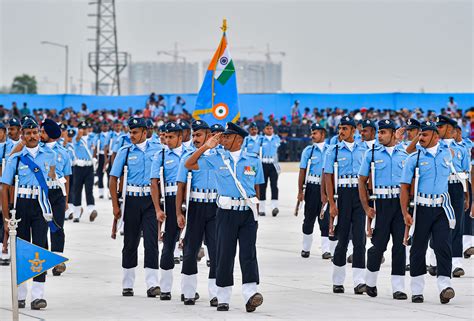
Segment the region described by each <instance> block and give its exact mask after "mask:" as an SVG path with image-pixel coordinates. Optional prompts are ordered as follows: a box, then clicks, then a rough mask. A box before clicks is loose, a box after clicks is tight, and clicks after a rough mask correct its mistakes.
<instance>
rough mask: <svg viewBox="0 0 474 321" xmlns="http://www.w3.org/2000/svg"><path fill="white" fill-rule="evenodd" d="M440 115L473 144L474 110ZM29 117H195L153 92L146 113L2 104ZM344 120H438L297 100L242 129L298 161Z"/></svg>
mask: <svg viewBox="0 0 474 321" xmlns="http://www.w3.org/2000/svg"><path fill="white" fill-rule="evenodd" d="M440 114H442V115H447V116H449V117H451V118H453V119H456V120H457V121H458V124H459V126H460V127H461V129H462V132H463V136H464V137H470V138H471V139H474V128H473V127H474V126H473V125H474V107H471V108H470V109H468V110H465V111H464V113H463V111H462V110H461V109H459V108H458V106H457V104H456V102H455V101H454V98H453V97H450V98H449V100H448V103H447V104H446V106H445V107H444V108H441V110H440ZM25 115H31V116H33V117H35V118H36V120H37V121H38V122H41V121H42V120H43V119H45V118H51V119H53V120H55V121H57V122H63V123H67V124H68V125H69V126H71V127H76V126H77V124H78V123H79V122H80V121H82V120H87V121H88V122H90V123H91V124H92V125H93V126H94V128H96V129H97V130H99V124H100V123H101V122H103V121H106V122H108V123H112V122H114V121H116V120H118V121H126V120H127V119H128V118H129V117H130V116H132V115H136V116H140V117H145V118H151V119H153V120H154V123H155V126H156V128H158V127H159V126H160V125H162V124H163V123H165V122H167V121H176V120H178V119H179V120H186V121H188V122H191V121H192V115H191V112H190V111H189V110H188V109H187V108H186V101H185V100H184V99H183V98H182V97H180V96H177V97H176V100H175V102H174V103H173V104H172V105H171V106H167V105H166V101H165V99H164V97H163V96H162V95H155V94H154V93H152V94H151V95H150V96H149V99H148V101H147V103H146V106H145V108H144V109H142V110H132V108H129V109H126V110H124V109H116V110H95V109H93V108H91V107H90V106H87V105H86V104H82V105H81V108H80V110H79V111H75V110H73V108H65V109H62V110H59V111H57V110H56V109H42V108H39V109H33V110H30V108H29V107H28V105H27V103H23V104H22V107H21V108H20V107H18V105H17V103H15V102H14V103H12V105H11V106H10V108H7V107H5V106H3V105H1V104H0V120H1V121H3V122H5V123H6V122H7V121H8V120H9V119H10V118H13V117H14V118H18V119H20V118H21V117H23V116H25ZM344 115H350V116H351V117H353V118H354V119H355V120H356V121H359V120H363V119H371V120H380V119H391V120H393V121H395V123H396V124H397V125H398V126H404V125H405V124H406V122H407V120H408V119H409V118H415V119H418V120H419V121H424V120H432V121H434V120H435V118H436V116H437V115H438V114H437V113H436V112H435V111H434V110H430V109H426V110H424V109H422V108H416V109H414V110H409V109H400V110H390V109H378V108H360V109H355V110H346V109H343V108H338V107H334V108H317V107H315V108H313V109H312V110H311V109H310V108H309V107H305V108H302V107H301V106H300V103H299V101H295V102H294V104H293V105H292V106H291V108H290V114H289V116H283V117H280V118H277V117H275V116H274V115H273V114H270V115H264V114H263V113H262V112H259V113H257V114H256V115H254V116H253V117H243V118H242V119H241V120H240V125H241V126H243V127H244V128H248V126H249V124H250V123H251V122H255V123H256V125H257V127H258V129H259V132H260V133H263V128H264V127H265V124H266V123H267V122H270V123H271V124H272V125H273V127H274V129H275V134H277V135H279V136H280V138H281V146H280V148H279V159H280V161H298V160H299V157H300V155H301V152H302V150H303V149H304V148H305V147H306V146H307V145H308V144H310V143H311V124H312V123H319V124H320V125H322V126H323V127H324V128H326V129H327V133H328V138H331V137H332V136H334V135H336V134H337V127H338V125H339V121H340V120H341V118H342V117H343V116H344Z"/></svg>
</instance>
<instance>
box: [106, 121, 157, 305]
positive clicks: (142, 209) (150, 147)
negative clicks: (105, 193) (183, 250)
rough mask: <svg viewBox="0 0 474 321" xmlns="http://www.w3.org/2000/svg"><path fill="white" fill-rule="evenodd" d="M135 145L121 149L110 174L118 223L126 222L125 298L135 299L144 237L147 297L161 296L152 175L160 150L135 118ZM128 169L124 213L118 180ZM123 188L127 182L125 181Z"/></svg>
mask: <svg viewBox="0 0 474 321" xmlns="http://www.w3.org/2000/svg"><path fill="white" fill-rule="evenodd" d="M128 126H129V128H130V140H131V143H132V144H131V145H127V146H124V147H122V148H120V149H119V151H118V153H117V157H115V161H114V165H113V166H112V169H111V171H110V195H111V196H112V207H113V214H114V217H115V219H117V220H119V219H120V218H122V219H123V222H124V239H123V249H122V268H123V278H122V287H123V290H122V295H123V296H133V294H134V292H133V285H134V283H135V269H136V267H137V265H138V262H137V261H138V252H137V250H138V245H139V244H140V235H141V233H143V245H144V248H145V281H146V286H147V296H148V297H156V296H157V295H160V287H159V286H158V285H159V283H158V221H157V217H156V215H155V208H154V206H153V201H152V198H151V188H150V172H151V164H152V162H153V157H154V155H155V153H156V152H158V151H159V146H158V145H156V144H152V143H150V142H148V141H147V140H146V135H147V134H146V121H145V119H143V118H135V117H131V118H130V119H129V120H128ZM125 166H127V168H128V170H127V186H123V189H122V191H124V192H123V193H124V194H125V195H124V196H123V198H124V200H125V209H124V213H121V208H120V205H119V201H118V193H117V191H118V183H117V181H118V179H119V178H120V179H121V180H123V179H124V178H123V175H124V167H125ZM122 184H123V181H122Z"/></svg>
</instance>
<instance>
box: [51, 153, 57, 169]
mask: <svg viewBox="0 0 474 321" xmlns="http://www.w3.org/2000/svg"><path fill="white" fill-rule="evenodd" d="M50 153H51V164H50V166H56V164H57V163H56V159H57V158H58V154H57V153H56V152H55V151H54V150H52V149H50Z"/></svg>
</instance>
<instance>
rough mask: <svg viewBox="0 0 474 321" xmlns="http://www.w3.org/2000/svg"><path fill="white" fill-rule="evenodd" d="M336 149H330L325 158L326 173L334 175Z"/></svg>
mask: <svg viewBox="0 0 474 321" xmlns="http://www.w3.org/2000/svg"><path fill="white" fill-rule="evenodd" d="M335 158H336V153H335V148H331V149H328V150H327V152H326V156H325V157H324V173H326V174H334V161H335Z"/></svg>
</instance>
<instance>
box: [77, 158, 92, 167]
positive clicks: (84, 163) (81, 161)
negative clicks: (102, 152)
mask: <svg viewBox="0 0 474 321" xmlns="http://www.w3.org/2000/svg"><path fill="white" fill-rule="evenodd" d="M92 165H94V163H93V162H92V161H91V160H84V159H76V160H75V161H74V166H79V167H86V166H92Z"/></svg>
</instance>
